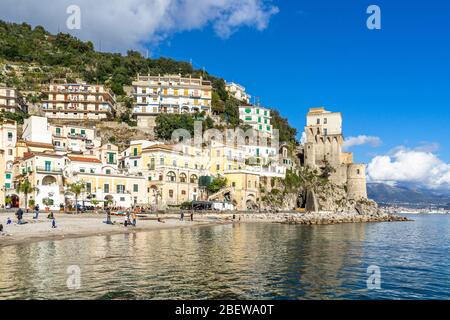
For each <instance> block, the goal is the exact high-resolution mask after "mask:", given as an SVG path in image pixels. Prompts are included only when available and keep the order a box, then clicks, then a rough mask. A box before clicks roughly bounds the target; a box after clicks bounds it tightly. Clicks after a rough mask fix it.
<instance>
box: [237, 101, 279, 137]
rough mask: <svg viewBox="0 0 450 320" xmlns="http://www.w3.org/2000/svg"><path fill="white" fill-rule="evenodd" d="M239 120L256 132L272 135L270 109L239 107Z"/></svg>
mask: <svg viewBox="0 0 450 320" xmlns="http://www.w3.org/2000/svg"><path fill="white" fill-rule="evenodd" d="M239 119H241V120H242V121H243V123H244V124H247V125H250V126H251V127H252V128H253V129H255V130H257V131H258V132H261V133H264V134H267V135H272V131H273V128H272V124H271V119H272V117H271V114H270V109H267V108H263V107H260V106H250V105H248V106H241V107H239Z"/></svg>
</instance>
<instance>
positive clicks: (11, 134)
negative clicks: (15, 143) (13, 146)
mask: <svg viewBox="0 0 450 320" xmlns="http://www.w3.org/2000/svg"><path fill="white" fill-rule="evenodd" d="M12 140H13V133H12V132H8V141H12Z"/></svg>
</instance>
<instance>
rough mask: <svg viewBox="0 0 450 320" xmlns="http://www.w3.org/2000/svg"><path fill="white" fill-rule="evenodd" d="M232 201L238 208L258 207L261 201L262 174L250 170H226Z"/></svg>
mask: <svg viewBox="0 0 450 320" xmlns="http://www.w3.org/2000/svg"><path fill="white" fill-rule="evenodd" d="M224 176H225V178H227V186H228V187H229V188H230V195H231V199H232V203H233V204H234V205H235V207H236V209H237V210H250V209H258V207H259V205H258V203H259V201H260V192H259V188H260V176H259V175H258V174H257V173H255V172H252V171H249V170H229V171H226V172H225V175H224Z"/></svg>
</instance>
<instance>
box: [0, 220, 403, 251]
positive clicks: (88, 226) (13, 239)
mask: <svg viewBox="0 0 450 320" xmlns="http://www.w3.org/2000/svg"><path fill="white" fill-rule="evenodd" d="M158 216H159V218H161V220H163V221H164V223H161V222H158V221H157V216H156V215H155V214H152V215H145V216H144V215H142V216H141V215H140V216H139V218H138V222H137V226H136V227H133V226H129V227H125V226H124V225H123V221H124V217H117V216H113V217H112V221H113V222H114V223H115V224H114V225H107V224H105V223H104V220H106V219H105V215H104V214H92V213H90V214H78V215H74V214H65V213H57V214H55V217H56V224H57V228H56V229H52V228H51V220H49V219H47V217H46V214H44V213H41V214H40V217H39V219H38V221H36V220H34V219H33V218H32V217H33V214H32V213H28V214H25V216H24V221H25V222H26V224H23V225H17V223H16V218H15V216H14V215H13V214H12V213H11V212H8V213H5V212H3V213H0V224H3V228H4V229H3V233H2V234H0V249H1V248H4V247H8V246H12V245H20V244H24V243H35V242H40V241H52V240H56V241H57V240H64V239H76V238H84V237H93V236H107V235H117V234H133V233H137V232H149V231H156V230H166V229H182V228H192V227H202V226H214V225H226V224H232V223H277V224H289V225H331V224H343V223H374V222H397V221H411V220H410V219H408V218H406V217H400V216H394V215H381V216H378V215H358V214H352V213H330V212H318V213H310V214H306V213H294V212H285V213H254V212H236V213H214V212H212V213H196V214H194V221H190V217H189V214H188V213H187V214H185V219H184V221H180V214H179V213H176V214H175V213H164V214H159V215H158ZM233 216H235V219H234V220H233ZM8 217H9V218H11V219H13V224H12V225H6V220H7V218H8Z"/></svg>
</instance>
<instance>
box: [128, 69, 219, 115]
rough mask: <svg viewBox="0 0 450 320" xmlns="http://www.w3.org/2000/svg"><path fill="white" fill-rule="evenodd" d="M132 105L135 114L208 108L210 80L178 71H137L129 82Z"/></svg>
mask: <svg viewBox="0 0 450 320" xmlns="http://www.w3.org/2000/svg"><path fill="white" fill-rule="evenodd" d="M133 91H134V109H133V114H134V115H135V116H137V117H143V116H152V115H157V114H159V113H195V112H201V111H205V112H206V113H210V111H211V99H212V86H211V82H210V81H207V80H204V79H203V78H202V77H200V78H193V77H191V76H190V77H182V76H181V75H164V76H161V75H159V76H150V75H147V76H143V75H139V74H138V75H137V79H136V81H134V82H133Z"/></svg>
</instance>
